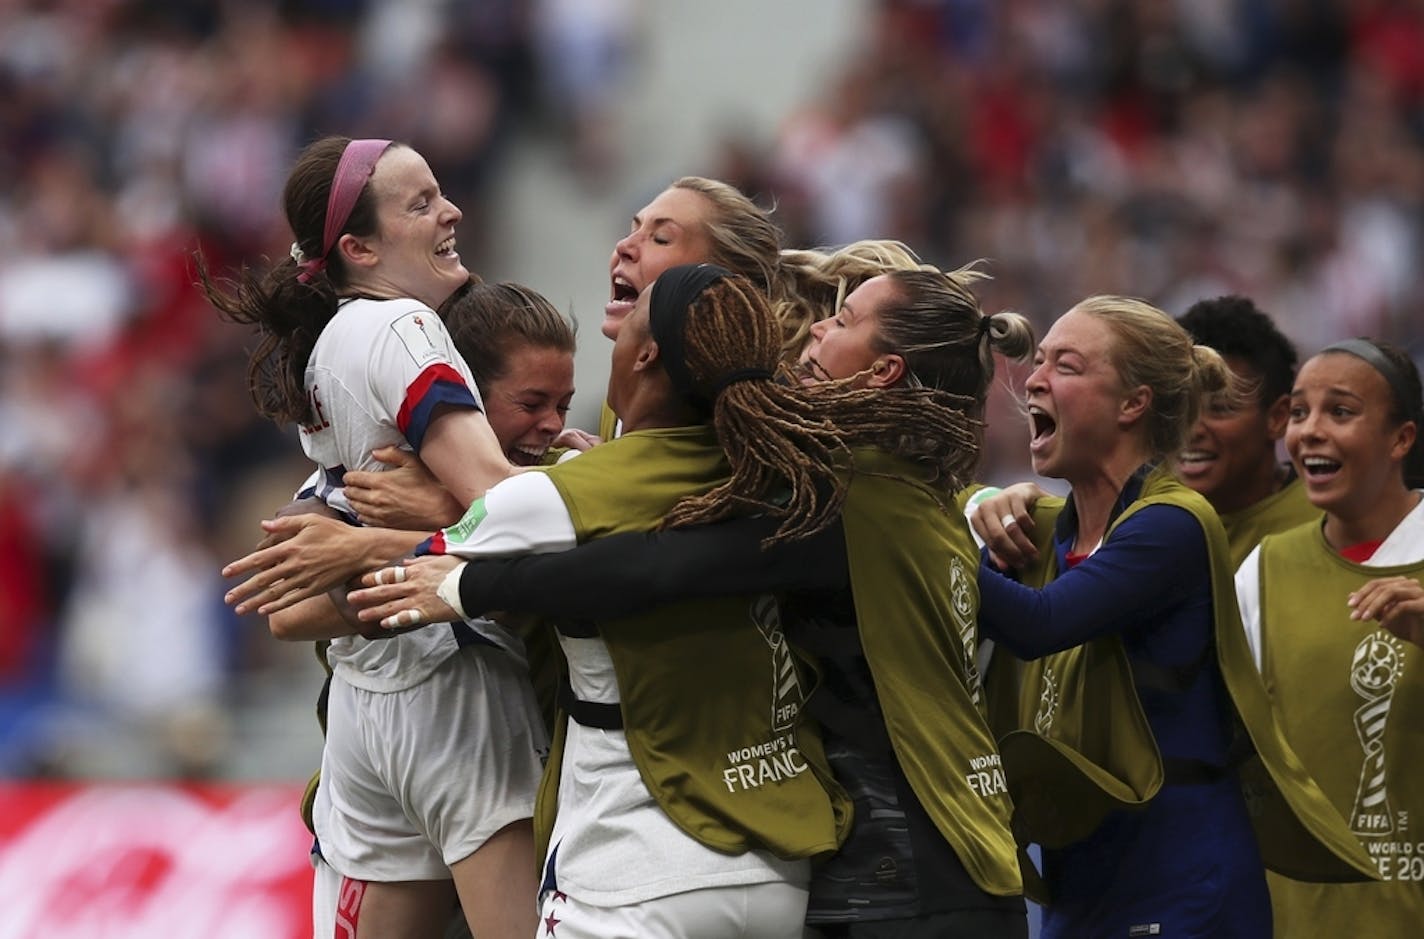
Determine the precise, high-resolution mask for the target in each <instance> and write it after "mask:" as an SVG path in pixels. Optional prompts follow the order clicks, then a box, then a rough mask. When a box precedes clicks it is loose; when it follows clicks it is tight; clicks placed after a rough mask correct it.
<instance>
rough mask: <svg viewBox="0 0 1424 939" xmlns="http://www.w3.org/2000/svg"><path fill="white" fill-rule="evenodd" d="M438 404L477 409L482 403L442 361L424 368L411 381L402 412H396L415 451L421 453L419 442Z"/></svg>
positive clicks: (402, 430) (455, 372)
mask: <svg viewBox="0 0 1424 939" xmlns="http://www.w3.org/2000/svg"><path fill="white" fill-rule="evenodd" d="M438 404H450V405H454V406H455V407H467V408H475V409H476V410H478V409H479V406H480V405H479V402H478V401H476V400H475V396H474V394H473V393H472V392H471V391H470V387H469V386H468V385H466V384H465V380H464V379H463V378H461V377H460V373H459V372H457V371H455V370H454V369H453V368H451V367H450V366H449V365H446V364H445V363H443V362H439V363H436V364H434V365H432V366H430V367H429V368H427V369H425V370H424V371H423V372H421V373H420V374H419V375H418V376H417V377H416V379H415V381H413V382H411V384H410V387H409V388H408V389H407V390H406V393H405V400H404V401H403V402H401V407H400V413H399V414H397V415H396V426H397V427H398V428H399V429H400V432H401V433H402V434H404V435H405V439H406V440H408V441H410V445H411V446H412V447H414V448H415V452H416V453H419V452H420V444H421V442H422V441H423V440H424V439H425V431H426V430H427V429H428V428H429V426H430V418H431V415H432V414H433V413H434V411H435V406H436V405H438Z"/></svg>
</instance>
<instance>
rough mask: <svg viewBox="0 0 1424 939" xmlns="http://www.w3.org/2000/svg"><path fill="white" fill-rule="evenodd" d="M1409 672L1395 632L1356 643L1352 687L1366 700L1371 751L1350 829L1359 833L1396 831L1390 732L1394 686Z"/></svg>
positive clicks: (1358, 715) (1363, 728)
mask: <svg viewBox="0 0 1424 939" xmlns="http://www.w3.org/2000/svg"><path fill="white" fill-rule="evenodd" d="M1403 670H1404V655H1403V651H1402V650H1401V649H1400V647H1399V645H1398V640H1397V639H1395V638H1394V637H1393V636H1389V635H1387V634H1385V633H1383V632H1380V631H1379V630H1375V631H1374V632H1372V633H1370V634H1369V635H1368V636H1366V637H1365V638H1364V639H1361V640H1360V644H1359V645H1357V646H1355V655H1354V658H1353V660H1352V661H1351V664H1350V687H1351V688H1353V689H1354V690H1355V694H1357V695H1359V696H1360V697H1361V698H1364V699H1365V703H1364V704H1362V705H1360V706H1359V707H1358V708H1356V709H1355V733H1356V734H1357V735H1359V738H1360V746H1361V747H1362V748H1363V749H1364V751H1365V760H1364V763H1363V764H1362V765H1361V767H1360V785H1359V788H1358V789H1357V790H1356V792H1355V808H1354V811H1352V812H1351V813H1350V828H1351V829H1352V830H1353V831H1354V832H1355V834H1357V835H1362V836H1376V837H1378V836H1382V835H1390V834H1393V833H1394V813H1393V812H1391V811H1390V810H1389V793H1388V792H1387V791H1386V789H1385V752H1384V731H1385V724H1386V723H1387V722H1388V720H1389V705H1390V702H1391V701H1392V700H1393V698H1394V686H1395V685H1396V684H1397V683H1398V682H1399V677H1400V674H1401V673H1402V672H1403Z"/></svg>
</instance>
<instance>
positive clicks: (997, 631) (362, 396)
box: [203, 137, 1424, 939]
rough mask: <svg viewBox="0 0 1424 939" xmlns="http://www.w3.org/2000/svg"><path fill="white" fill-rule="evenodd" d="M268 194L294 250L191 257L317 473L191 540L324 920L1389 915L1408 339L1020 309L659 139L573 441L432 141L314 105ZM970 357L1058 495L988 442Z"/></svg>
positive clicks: (1020, 921)
mask: <svg viewBox="0 0 1424 939" xmlns="http://www.w3.org/2000/svg"><path fill="white" fill-rule="evenodd" d="M284 201H285V206H286V212H287V218H288V222H289V223H290V225H291V227H292V231H293V234H294V236H295V241H294V243H293V245H292V251H291V257H290V258H289V259H284V260H283V261H282V262H281V263H279V264H277V265H275V266H273V267H272V268H271V269H270V270H266V271H261V272H257V271H252V270H247V269H244V270H243V271H241V272H240V274H239V275H237V278H236V280H235V281H232V282H220V281H218V280H216V279H215V278H213V277H212V276H210V274H209V272H207V271H206V270H204V271H203V278H204V283H205V285H206V287H207V290H208V295H209V298H210V299H211V300H212V302H213V304H214V306H216V307H217V308H218V310H219V311H220V312H221V313H223V314H224V315H226V316H228V317H229V318H231V319H233V320H235V321H237V322H240V323H246V324H250V325H252V326H254V327H256V329H257V331H258V334H259V336H260V342H259V345H258V346H257V348H256V349H255V351H254V353H253V356H252V362H251V367H250V371H249V380H250V385H251V389H252V393H253V398H254V401H255V402H256V405H257V407H258V409H259V411H261V413H263V414H264V415H266V416H268V417H271V418H273V419H274V420H276V421H278V422H281V423H284V424H285V423H294V424H296V425H298V427H299V429H300V436H301V442H302V445H303V448H304V450H305V452H306V453H307V455H308V456H309V457H310V458H311V459H312V461H313V462H314V463H315V464H316V471H315V473H314V474H313V475H312V477H311V478H310V479H309V480H308V481H307V483H306V484H304V485H303V486H301V487H300V489H299V490H298V491H297V494H296V496H295V497H294V499H293V501H292V502H291V503H290V504H289V505H287V506H285V507H283V508H281V509H280V510H279V511H277V512H276V514H275V517H274V518H272V519H269V520H267V521H264V522H263V529H264V537H263V540H262V542H261V543H260V544H259V545H258V548H257V550H256V551H254V552H253V553H252V554H250V555H248V556H247V557H245V558H242V559H240V560H238V561H235V562H233V563H232V564H230V565H228V567H227V568H225V570H224V574H225V575H228V576H236V575H243V574H245V575H249V576H248V577H247V579H246V580H244V581H243V582H242V583H240V584H239V585H237V586H236V587H234V588H233V589H232V590H231V591H230V592H229V594H228V598H227V599H228V602H229V603H231V604H233V605H234V607H235V608H236V609H237V610H238V612H243V613H245V612H256V613H259V614H261V615H263V616H265V617H267V620H268V624H269V626H270V628H271V630H272V632H273V634H274V635H276V636H277V637H279V638H281V639H286V640H300V641H313V642H316V643H317V648H318V653H319V659H320V660H321V662H322V664H323V665H324V666H325V668H326V670H327V685H326V687H325V688H324V689H323V690H322V694H321V696H320V701H319V705H318V715H319V717H320V719H321V721H322V728H323V730H324V733H325V745H324V748H323V752H322V757H321V768H320V771H319V773H318V774H317V775H316V776H315V777H314V778H313V780H312V785H311V786H310V787H309V790H308V798H307V800H306V801H305V803H304V805H303V812H304V816H305V818H306V820H307V822H308V825H309V826H310V827H311V829H312V832H313V834H314V837H315V840H314V845H313V849H312V859H313V863H314V865H315V866H316V880H315V885H314V889H313V928H314V934H315V935H316V936H318V937H326V936H338V937H340V936H355V937H376V936H379V937H425V936H437V937H438V936H444V935H447V934H464V933H465V931H466V930H468V932H469V933H470V934H473V935H474V936H476V937H480V939H488V937H530V936H538V937H546V936H547V937H562V939H586V937H587V939H592V937H612V936H620V937H621V936H640V937H652V936H668V937H672V936H677V937H708V939H723V937H737V936H745V937H768V939H781V937H785V939H797V937H803V936H804V937H847V939H879V937H898V936H911V935H914V936H943V937H961V936H962V937H1001V936H1002V937H1026V936H1027V935H1028V919H1027V912H1026V910H1027V906H1026V902H1025V898H1026V897H1027V898H1028V899H1031V900H1034V901H1037V902H1038V903H1041V904H1043V920H1042V934H1043V935H1044V936H1047V937H1078V936H1112V937H1130V936H1156V935H1162V936H1193V937H1196V936H1200V937H1267V936H1272V935H1275V936H1282V937H1286V936H1289V937H1301V936H1328V937H1334V936H1346V935H1359V936H1402V935H1408V934H1411V932H1412V930H1413V929H1417V924H1418V923H1420V922H1424V867H1421V865H1424V834H1421V833H1420V832H1416V831H1415V830H1414V828H1413V819H1416V818H1421V817H1424V766H1419V767H1416V766H1415V765H1414V764H1415V763H1418V762H1420V761H1421V760H1424V756H1421V755H1424V739H1421V737H1424V721H1421V719H1420V718H1421V716H1424V676H1421V675H1420V673H1419V670H1420V668H1421V667H1424V660H1421V656H1424V651H1421V649H1420V645H1421V644H1424V500H1422V497H1424V491H1421V490H1424V443H1421V442H1420V430H1421V426H1424V395H1421V389H1420V376H1419V372H1418V370H1417V368H1416V367H1415V365H1414V363H1413V362H1412V361H1411V359H1410V358H1409V356H1408V355H1407V354H1406V353H1405V352H1403V351H1402V350H1400V349H1399V348H1396V347H1394V346H1392V345H1390V344H1388V343H1384V342H1378V341H1374V340H1371V339H1363V338H1361V339H1348V340H1345V341H1342V342H1339V343H1336V344H1333V345H1330V346H1327V347H1326V348H1324V349H1322V350H1320V351H1319V352H1317V353H1316V354H1315V355H1313V356H1311V357H1309V358H1307V359H1306V360H1305V361H1304V362H1303V363H1299V362H1298V359H1297V353H1296V350H1295V349H1294V348H1293V346H1292V344H1291V343H1290V341H1289V340H1287V339H1286V338H1285V337H1284V336H1283V335H1282V334H1281V332H1280V331H1279V330H1278V329H1277V328H1276V327H1275V325H1274V324H1273V323H1272V321H1271V320H1270V318H1269V317H1268V316H1267V315H1265V314H1264V313H1262V312H1261V311H1260V310H1258V309H1256V307H1255V306H1254V305H1253V304H1252V303H1251V302H1250V301H1249V300H1248V299H1245V298H1242V297H1221V298H1212V299H1206V300H1203V301H1201V302H1199V303H1197V304H1196V305H1195V306H1194V307H1193V308H1192V309H1191V310H1189V311H1188V312H1187V313H1186V314H1184V315H1183V316H1182V317H1181V318H1180V319H1179V320H1174V319H1172V318H1171V317H1170V316H1168V315H1167V314H1165V313H1163V312H1162V311H1161V310H1158V309H1156V308H1155V307H1153V306H1151V305H1149V304H1147V303H1145V302H1143V301H1141V300H1136V299H1133V298H1129V297H1122V296H1114V295H1109V294H1104V295H1099V296H1093V297H1089V298H1086V299H1082V300H1080V301H1078V302H1076V303H1074V304H1073V305H1072V306H1071V307H1069V308H1068V310H1067V312H1065V313H1063V314H1062V315H1061V316H1059V317H1058V318H1057V319H1056V320H1055V321H1054V322H1053V324H1052V326H1051V327H1050V328H1049V329H1048V331H1047V332H1046V334H1045V335H1044V336H1042V337H1041V338H1039V339H1037V340H1036V339H1035V336H1034V332H1033V329H1032V327H1031V326H1030V324H1029V322H1028V320H1026V319H1025V318H1024V317H1022V316H1020V315H1018V314H1016V313H1011V312H994V313H986V312H985V311H984V310H983V309H981V307H980V302H979V300H978V299H977V297H976V294H975V291H974V285H975V283H976V282H977V281H979V280H981V279H982V278H983V277H984V276H985V274H984V273H983V272H982V271H980V270H979V269H978V265H976V264H971V265H968V266H966V267H963V268H960V269H958V270H949V271H941V270H939V269H937V268H935V267H933V266H931V265H928V264H925V263H923V262H922V261H921V260H920V259H919V258H918V257H917V256H916V255H915V253H914V252H913V251H912V250H911V249H910V248H908V247H907V246H905V245H903V244H900V243H898V242H894V241H863V242H856V243H854V244H850V245H846V246H844V247H839V248H834V249H824V250H821V249H816V250H812V249H790V248H784V247H783V246H782V244H781V234H780V232H779V230H778V229H777V227H776V225H775V223H774V222H773V221H772V219H771V218H770V216H769V213H767V212H765V211H763V210H762V209H760V208H758V207H757V206H756V205H755V204H754V203H753V202H751V201H750V200H749V199H747V198H746V197H745V196H743V195H742V194H741V193H740V192H738V191H737V190H736V189H734V188H733V187H731V186H728V185H726V184H724V183H721V182H718V181H715V180H709V179H704V178H701V177H684V178H682V179H678V180H676V181H675V182H673V183H672V184H671V185H670V186H669V187H668V188H667V189H665V190H664V191H663V192H662V193H661V194H659V195H658V196H657V197H656V198H655V199H653V200H652V202H650V203H649V204H648V205H647V206H645V207H644V208H643V209H642V210H641V211H639V212H638V213H637V215H635V216H634V218H633V224H632V229H631V231H630V232H629V233H628V234H627V235H626V236H625V237H623V238H622V239H620V240H619V241H618V242H617V243H616V245H615V247H614V250H613V255H612V259H611V264H610V300H609V303H608V305H607V307H606V309H605V318H604V321H603V325H602V333H603V335H604V336H605V337H607V338H608V339H610V340H612V342H613V346H612V353H611V355H612V358H611V372H610V377H609V382H608V388H607V391H606V398H605V406H604V411H603V417H602V420H601V426H600V427H599V433H598V435H597V436H594V435H592V434H589V433H585V432H582V431H578V430H574V429H566V428H565V427H564V416H565V413H566V412H567V410H568V408H569V403H570V400H571V398H572V396H573V393H574V368H573V352H574V334H573V330H572V328H571V326H570V324H569V322H568V321H567V320H566V319H565V317H563V316H562V315H561V314H560V313H559V312H558V311H557V310H556V309H554V308H553V306H552V305H551V304H549V302H548V301H547V300H546V299H545V298H543V297H542V296H540V295H539V294H538V293H537V292H536V291H534V290H531V289H529V288H527V287H523V286H520V285H514V284H485V283H481V282H480V281H479V280H478V278H474V277H472V276H471V274H470V272H469V271H468V270H467V269H466V268H465V267H464V266H463V264H462V263H461V261H460V257H459V254H458V253H457V252H456V241H455V228H456V225H457V223H458V222H459V221H460V217H461V216H460V212H459V209H458V208H456V207H455V206H454V205H453V204H452V203H450V202H449V201H448V200H447V199H446V198H445V197H444V196H443V195H442V193H441V191H440V188H439V186H438V183H437V182H436V180H435V178H434V176H433V175H432V173H431V171H430V169H429V167H428V165H427V164H426V162H425V160H424V159H423V158H422V157H421V156H420V155H419V154H418V153H416V152H415V151H414V150H412V149H410V148H409V147H406V146H404V145H402V144H399V143H392V142H390V141H385V140H348V139H346V138H336V137H333V138H325V139H323V140H319V141H317V142H316V143H314V144H312V145H311V146H309V147H308V148H307V149H306V150H305V151H303V153H302V155H301V156H300V158H299V159H298V161H297V163H296V165H295V166H294V168H293V169H292V171H291V174H290V176H289V177H288V181H287V186H286V191H285V193H284ZM996 354H998V355H1001V356H1003V357H1005V358H1007V359H1010V360H1015V361H1027V360H1029V359H1030V357H1031V361H1032V366H1031V368H1032V370H1031V371H1030V372H1029V374H1028V377H1027V379H1026V380H1025V385H1024V389H1023V390H1024V398H1023V402H1022V407H1023V411H1024V413H1025V414H1026V416H1027V419H1028V423H1029V427H1030V441H1029V456H1030V460H1031V463H1032V467H1033V470H1034V472H1035V473H1036V474H1037V475H1038V476H1039V477H1042V478H1045V479H1054V480H1060V481H1061V482H1062V486H1061V487H1060V488H1059V491H1063V492H1066V493H1067V495H1066V496H1060V495H1053V494H1050V493H1049V492H1046V491H1044V490H1043V489H1040V488H1039V487H1038V486H1037V485H1035V484H1033V483H1030V482H1025V483H1020V484H1016V485H1011V486H1006V487H1003V488H997V487H988V486H984V485H982V483H981V482H980V481H978V480H976V471H977V469H978V467H979V465H980V462H981V450H982V447H983V444H984V440H985V432H984V430H985V410H986V407H985V405H986V400H987V397H988V392H989V388H990V386H991V383H992V381H993V379H994V375H995V356H996ZM1282 440H1283V441H1284V448H1285V450H1286V452H1287V453H1288V454H1289V457H1290V461H1289V462H1288V463H1281V462H1279V459H1278V455H1277V450H1278V444H1279V443H1280V442H1281V441H1282ZM294 482H295V481H294ZM1030 845H1037V846H1038V859H1037V861H1036V860H1035V859H1034V858H1033V857H1031V856H1030V854H1029V852H1028V850H1027V848H1028V847H1029V846H1030Z"/></svg>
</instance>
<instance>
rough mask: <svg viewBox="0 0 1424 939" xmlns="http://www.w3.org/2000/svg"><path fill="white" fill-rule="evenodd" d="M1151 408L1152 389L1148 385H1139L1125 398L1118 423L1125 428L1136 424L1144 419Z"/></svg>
mask: <svg viewBox="0 0 1424 939" xmlns="http://www.w3.org/2000/svg"><path fill="white" fill-rule="evenodd" d="M1150 407H1152V389H1151V388H1149V387H1147V386H1146V385H1138V386H1137V387H1136V388H1133V389H1132V390H1131V391H1129V392H1128V393H1127V394H1126V395H1125V396H1124V397H1123V399H1122V408H1121V411H1120V412H1119V414H1118V423H1119V424H1122V425H1123V426H1127V425H1130V424H1135V423H1136V422H1137V421H1139V420H1141V419H1142V417H1143V415H1145V414H1146V413H1147V410H1148V408H1150Z"/></svg>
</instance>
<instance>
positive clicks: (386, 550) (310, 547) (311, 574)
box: [222, 515, 426, 616]
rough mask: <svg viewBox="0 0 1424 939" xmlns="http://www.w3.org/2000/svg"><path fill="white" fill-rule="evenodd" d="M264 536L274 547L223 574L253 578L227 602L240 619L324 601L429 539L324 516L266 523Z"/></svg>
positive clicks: (242, 560) (228, 596) (229, 595)
mask: <svg viewBox="0 0 1424 939" xmlns="http://www.w3.org/2000/svg"><path fill="white" fill-rule="evenodd" d="M262 530H263V531H265V532H266V533H267V534H268V536H269V537H270V539H271V540H272V541H273V543H271V544H268V546H267V547H264V548H261V549H260V550H257V551H254V552H252V553H251V554H248V555H246V556H245V557H241V558H238V559H237V560H236V561H233V562H232V563H230V564H228V565H227V566H226V567H224V568H223V570H222V574H223V576H224V577H237V576H240V575H242V574H251V575H252V576H251V577H249V578H248V579H247V580H245V581H243V582H242V583H240V584H238V585H237V586H236V587H233V588H232V589H231V590H229V591H228V592H227V594H226V595H225V596H224V598H223V599H224V600H225V601H226V602H227V603H229V604H231V605H232V606H233V608H234V610H236V612H238V613H240V614H241V613H250V612H253V611H256V612H257V613H260V614H262V615H263V616H270V615H271V614H273V613H276V612H278V611H279V610H283V609H286V608H287V607H289V606H292V605H293V604H295V603H298V602H300V601H302V600H306V599H308V598H310V597H316V596H320V595H322V594H324V593H326V591H328V590H330V589H332V588H333V587H338V586H340V585H341V584H343V583H345V582H346V581H347V580H349V579H350V578H352V577H354V576H356V575H357V574H360V573H362V572H363V571H368V570H371V569H373V568H377V567H380V566H382V565H383V564H385V563H386V562H387V561H389V560H390V559H391V558H398V557H402V556H404V555H407V554H409V553H410V552H411V551H413V550H414V549H415V547H416V546H417V545H419V544H420V542H421V541H423V540H424V539H425V537H426V536H425V535H424V534H422V533H419V532H408V531H396V530H392V529H386V528H356V527H354V526H351V525H347V524H345V523H344V522H338V521H334V520H332V519H329V518H325V517H323V516H321V515H294V516H287V517H284V518H274V519H268V520H266V521H264V522H263V523H262ZM264 543H265V542H264Z"/></svg>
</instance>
